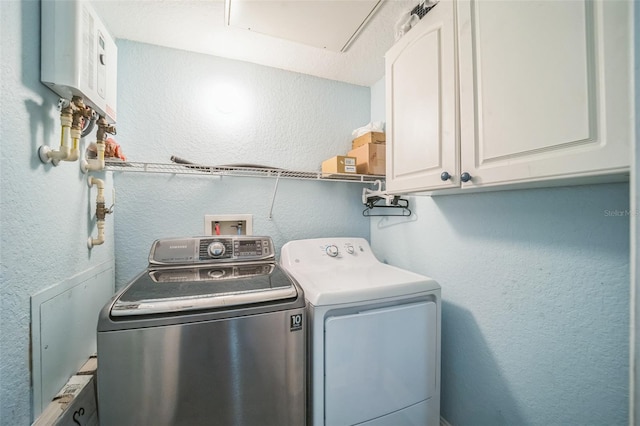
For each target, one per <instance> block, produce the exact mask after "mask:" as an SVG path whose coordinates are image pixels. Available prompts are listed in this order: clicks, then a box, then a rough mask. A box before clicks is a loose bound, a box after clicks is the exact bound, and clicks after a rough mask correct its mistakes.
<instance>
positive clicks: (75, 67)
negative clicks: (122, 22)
mask: <svg viewBox="0 0 640 426" xmlns="http://www.w3.org/2000/svg"><path fill="white" fill-rule="evenodd" d="M41 21H42V34H41V37H42V39H41V53H40V56H41V63H42V66H41V67H42V68H41V74H40V79H41V80H42V82H43V83H44V84H45V85H46V86H47V87H49V88H50V89H51V90H53V91H54V92H56V93H57V94H58V95H59V96H61V97H63V98H65V99H71V98H72V97H73V96H82V97H83V98H84V103H85V104H86V105H89V106H90V107H92V108H93V109H94V110H96V112H97V113H98V114H100V115H103V116H105V118H106V119H107V121H108V122H110V123H112V124H113V123H115V121H116V89H117V67H118V50H117V47H116V44H115V41H114V40H113V38H111V36H110V35H109V32H108V31H107V29H106V27H105V26H104V24H103V23H102V21H101V20H100V18H99V17H98V15H97V14H96V12H95V10H94V9H93V8H92V7H91V5H90V4H89V3H88V2H86V1H81V0H65V1H59V0H42V2H41Z"/></svg>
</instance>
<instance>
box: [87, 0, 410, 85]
mask: <svg viewBox="0 0 640 426" xmlns="http://www.w3.org/2000/svg"><path fill="white" fill-rule="evenodd" d="M263 1H268V0H263ZM292 1H307V0H292ZM336 1H341V0H317V2H319V3H326V6H327V7H330V6H331V3H334V2H336ZM91 3H92V4H93V6H94V8H95V9H96V11H97V13H98V15H100V17H101V19H102V20H103V21H104V23H105V25H106V26H107V28H108V29H109V31H110V32H111V35H112V36H113V37H115V38H118V39H127V40H134V41H138V42H143V43H150V44H155V45H159V46H166V47H172V48H176V49H182V50H188V51H192V52H198V53H205V54H210V55H215V56H220V57H224V58H230V59H237V60H241V61H247V62H253V63H256V64H261V65H266V66H270V67H275V68H280V69H284V70H288V71H295V72H300V73H303V74H309V75H314V76H317V77H322V78H327V79H331V80H338V81H344V82H346V83H352V84H357V85H361V86H371V85H372V84H374V83H376V82H377V81H378V80H380V79H381V78H382V77H383V76H384V54H385V52H386V51H387V50H388V49H389V48H390V47H391V46H392V45H393V43H394V25H395V23H396V21H397V20H398V19H399V18H400V17H401V16H402V15H404V14H406V13H408V12H409V11H410V10H411V9H412V8H413V7H414V6H415V5H416V4H418V3H419V0H384V1H383V4H382V5H381V6H380V7H379V8H378V10H377V11H376V12H375V15H374V16H373V17H372V18H371V19H370V20H369V21H368V23H367V24H366V26H365V27H364V28H363V29H362V31H361V32H360V33H359V35H358V37H357V39H356V40H355V41H354V42H353V43H352V44H351V45H350V46H349V49H348V50H347V51H346V52H344V53H340V52H333V51H329V50H326V49H320V48H317V47H312V46H307V45H303V44H299V43H295V42H292V41H287V40H283V39H278V38H274V37H270V36H266V35H262V34H259V33H256V32H252V31H248V30H243V29H240V28H235V27H229V26H227V25H225V4H224V1H223V0H92V1H91ZM310 19H313V17H310ZM327 31H331V29H330V28H327Z"/></svg>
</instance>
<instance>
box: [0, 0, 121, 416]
mask: <svg viewBox="0 0 640 426" xmlns="http://www.w3.org/2000/svg"><path fill="white" fill-rule="evenodd" d="M0 13H1V15H2V25H1V29H0V31H1V32H0V34H1V37H0V40H1V43H2V44H1V49H0V71H1V78H0V80H1V84H2V90H1V96H0V105H1V108H0V110H1V111H2V116H1V117H0V140H1V141H2V144H0V149H1V153H0V154H1V155H0V185H1V191H0V193H1V195H0V214H1V217H0V223H1V227H0V241H2V243H1V244H2V245H1V247H0V250H1V252H0V258H1V272H0V273H1V278H0V283H1V285H0V318H1V320H0V424H2V425H12V426H13V425H26V424H29V423H30V420H31V407H30V390H29V380H30V377H29V321H30V310H29V297H30V296H31V295H32V294H34V293H36V292H38V291H39V290H42V289H44V288H46V287H48V286H51V285H53V284H56V283H58V282H60V281H63V280H65V279H66V278H68V277H71V276H73V275H76V274H78V273H79V272H82V271H85V270H87V269H89V268H91V267H93V266H95V265H98V264H100V263H102V262H105V261H107V260H111V259H113V249H114V245H113V219H112V218H108V219H107V234H106V237H107V242H106V243H105V245H103V246H100V247H96V248H95V249H94V250H93V251H89V250H88V249H87V246H86V240H87V237H88V236H89V235H90V234H93V235H95V234H96V230H95V227H94V222H93V218H92V217H91V216H90V203H91V206H92V208H95V205H94V201H95V189H94V190H93V191H92V192H91V196H90V190H89V187H88V186H87V184H86V180H85V177H84V175H82V173H81V172H80V168H79V165H78V163H64V164H61V165H60V166H58V167H56V168H54V167H52V166H51V165H46V166H45V165H43V164H42V163H40V160H39V159H38V158H37V153H36V151H37V148H38V147H39V146H40V145H42V144H48V145H52V146H54V147H57V146H58V145H59V140H60V137H59V130H60V124H59V120H58V112H57V110H56V108H55V105H56V103H57V100H58V96H56V95H55V94H54V93H53V92H51V91H50V90H49V89H47V88H46V87H45V86H43V85H42V84H41V83H40V30H39V22H40V4H39V2H36V1H13V0H12V1H2V2H0ZM105 178H106V179H107V184H108V186H109V188H110V186H111V179H110V177H109V176H106V177H105ZM107 193H108V194H109V193H110V191H109V190H108V192H107ZM107 198H108V199H109V198H110V197H109V196H107ZM73 320H74V317H73V312H70V313H69V321H73Z"/></svg>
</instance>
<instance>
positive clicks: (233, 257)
mask: <svg viewBox="0 0 640 426" xmlns="http://www.w3.org/2000/svg"><path fill="white" fill-rule="evenodd" d="M271 259H275V250H274V248H273V241H272V240H271V238H270V237H254V236H233V237H232V236H228V237H227V236H213V237H210V236H207V237H192V238H171V239H164V240H156V241H155V242H154V243H153V245H152V246H151V253H150V254H149V263H150V264H152V265H190V264H203V263H218V262H233V261H242V262H245V261H256V260H271Z"/></svg>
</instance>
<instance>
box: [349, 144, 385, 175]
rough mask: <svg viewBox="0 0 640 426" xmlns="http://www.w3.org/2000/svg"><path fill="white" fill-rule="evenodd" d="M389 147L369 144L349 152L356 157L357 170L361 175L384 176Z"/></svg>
mask: <svg viewBox="0 0 640 426" xmlns="http://www.w3.org/2000/svg"><path fill="white" fill-rule="evenodd" d="M386 149H387V145H386V144H383V143H382V144H380V143H368V144H366V145H362V146H360V147H358V148H356V149H352V150H351V151H349V156H351V157H356V170H357V171H358V174H361V175H384V174H385V172H386V158H387V153H386Z"/></svg>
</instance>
